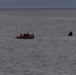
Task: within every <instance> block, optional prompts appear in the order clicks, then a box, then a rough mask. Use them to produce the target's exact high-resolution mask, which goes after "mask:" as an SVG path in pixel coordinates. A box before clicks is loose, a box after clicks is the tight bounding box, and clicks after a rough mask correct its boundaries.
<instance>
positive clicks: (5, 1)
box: [0, 0, 76, 8]
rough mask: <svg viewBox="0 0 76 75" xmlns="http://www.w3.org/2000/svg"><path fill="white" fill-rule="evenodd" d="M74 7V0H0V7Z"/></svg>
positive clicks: (75, 1) (75, 5)
mask: <svg viewBox="0 0 76 75" xmlns="http://www.w3.org/2000/svg"><path fill="white" fill-rule="evenodd" d="M15 7H16V8H27V7H34V8H36V7H39V8H40V7H41V8H43V7H44V8H45V7H50V8H65V7H66V8H73V7H74V8H76V0H0V8H15Z"/></svg>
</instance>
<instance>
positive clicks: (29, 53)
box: [0, 8, 76, 75]
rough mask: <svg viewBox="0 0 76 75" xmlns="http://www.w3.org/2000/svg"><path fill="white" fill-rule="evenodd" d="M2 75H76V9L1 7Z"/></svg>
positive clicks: (0, 43)
mask: <svg viewBox="0 0 76 75" xmlns="http://www.w3.org/2000/svg"><path fill="white" fill-rule="evenodd" d="M70 31H72V32H73V36H68V33H69V32H70ZM28 32H29V33H30V34H32V33H34V35H35V38H34V39H16V36H17V35H19V34H20V33H22V34H23V33H28ZM0 75H76V9H75V8H74V9H0Z"/></svg>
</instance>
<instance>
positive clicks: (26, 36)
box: [16, 33, 34, 39]
mask: <svg viewBox="0 0 76 75" xmlns="http://www.w3.org/2000/svg"><path fill="white" fill-rule="evenodd" d="M16 38H17V39H34V34H28V33H27V34H24V35H22V34H20V36H16Z"/></svg>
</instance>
